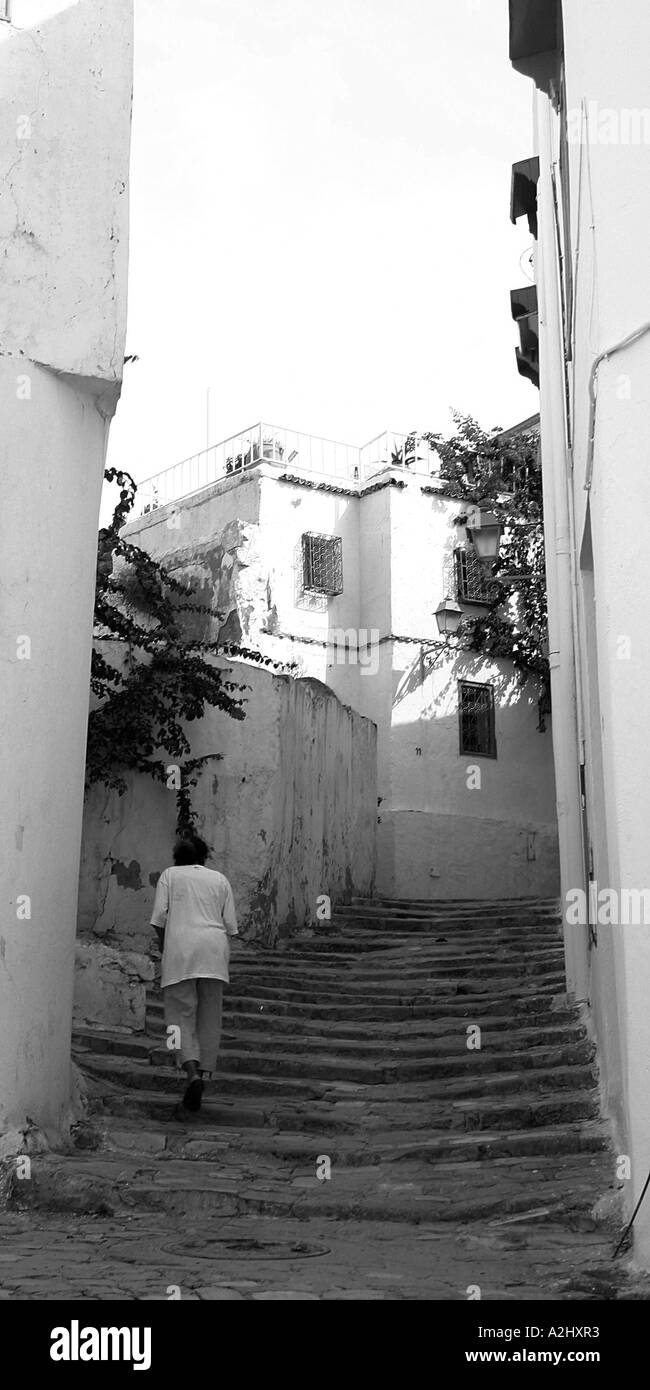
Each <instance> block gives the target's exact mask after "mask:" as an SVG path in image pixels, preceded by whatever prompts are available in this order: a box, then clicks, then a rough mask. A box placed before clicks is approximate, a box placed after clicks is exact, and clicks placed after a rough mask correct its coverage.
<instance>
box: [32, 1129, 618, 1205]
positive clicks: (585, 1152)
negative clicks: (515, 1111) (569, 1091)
mask: <svg viewBox="0 0 650 1390" xmlns="http://www.w3.org/2000/svg"><path fill="white" fill-rule="evenodd" d="M517 1138H518V1139H519V1140H521V1136H517ZM483 1139H484V1140H485V1139H486V1136H483ZM498 1142H499V1144H502V1143H503V1136H499V1140H498ZM593 1142H594V1145H596V1144H597V1136H596V1135H594V1139H593ZM484 1155H485V1144H484ZM226 1157H227V1156H226ZM316 1158H317V1155H314V1156H313V1158H312V1162H311V1163H309V1165H308V1164H307V1163H306V1162H305V1164H304V1166H303V1167H302V1168H301V1169H299V1170H296V1169H295V1167H293V1166H292V1165H291V1164H285V1165H281V1163H280V1162H279V1161H278V1159H277V1157H273V1158H272V1159H271V1161H269V1162H266V1163H265V1162H264V1161H263V1160H262V1159H261V1158H259V1157H258V1159H257V1161H256V1163H255V1166H254V1168H251V1167H250V1165H246V1164H242V1163H241V1162H240V1163H236V1162H235V1161H232V1162H224V1156H223V1155H220V1161H219V1162H216V1163H215V1162H205V1161H201V1160H200V1159H197V1160H194V1161H189V1160H187V1159H174V1158H173V1157H171V1156H170V1158H169V1159H168V1161H166V1162H161V1161H160V1158H159V1156H157V1155H153V1156H151V1155H150V1156H149V1159H148V1162H147V1163H144V1164H143V1161H142V1159H141V1158H135V1159H133V1160H129V1158H128V1157H125V1155H124V1154H122V1153H120V1154H117V1155H115V1157H114V1158H111V1156H110V1155H102V1156H101V1157H99V1158H98V1157H96V1156H94V1155H92V1156H83V1157H68V1158H67V1159H66V1160H61V1159H55V1158H51V1157H49V1158H41V1157H39V1158H37V1159H35V1160H34V1161H33V1163H32V1180H31V1182H30V1183H29V1184H25V1185H24V1187H25V1189H26V1190H25V1194H24V1198H25V1202H26V1204H28V1203H33V1204H38V1205H41V1206H44V1207H45V1208H46V1209H49V1210H54V1211H61V1210H64V1211H68V1212H75V1211H82V1212H84V1213H86V1214H87V1213H89V1212H92V1211H96V1212H98V1213H99V1214H104V1215H106V1214H107V1213H108V1212H110V1211H111V1210H112V1211H116V1212H124V1213H125V1214H127V1213H128V1212H132V1211H133V1210H134V1209H135V1210H140V1211H142V1210H160V1211H163V1212H167V1213H168V1214H170V1215H173V1216H179V1217H181V1218H187V1217H188V1216H190V1215H191V1216H200V1217H205V1218H206V1219H207V1218H208V1217H209V1216H218V1217H225V1216H236V1215H238V1214H246V1213H253V1212H255V1213H260V1214H267V1215H271V1216H278V1217H286V1216H288V1215H289V1214H291V1215H292V1216H293V1217H294V1218H296V1219H298V1220H302V1221H309V1220H312V1219H314V1218H316V1217H320V1218H327V1219H333V1220H345V1221H349V1220H351V1219H353V1218H356V1219H357V1220H361V1221H379V1222H393V1221H395V1222H396V1221H400V1222H406V1223H408V1224H410V1225H419V1224H420V1223H422V1222H425V1221H426V1222H440V1221H455V1222H461V1221H467V1222H470V1221H477V1220H479V1219H481V1218H483V1219H485V1218H486V1217H493V1218H498V1219H501V1220H503V1218H504V1217H506V1216H508V1215H513V1214H517V1213H520V1212H527V1211H531V1210H534V1211H535V1212H536V1214H537V1215H536V1219H537V1220H540V1219H543V1217H544V1215H546V1216H547V1217H548V1219H551V1218H554V1219H557V1217H558V1216H559V1215H562V1216H564V1217H565V1218H566V1217H568V1216H569V1215H570V1214H576V1213H579V1212H588V1211H589V1210H590V1208H591V1206H592V1204H593V1194H594V1191H599V1190H601V1189H602V1186H603V1184H604V1182H605V1180H606V1177H607V1176H608V1173H607V1158H606V1155H604V1154H603V1153H602V1152H600V1151H599V1150H598V1148H597V1147H594V1148H593V1149H592V1150H590V1149H589V1148H581V1149H579V1150H576V1152H575V1153H568V1152H567V1153H564V1155H563V1156H562V1158H561V1159H560V1155H559V1151H558V1149H557V1148H554V1149H553V1150H552V1152H550V1153H546V1154H538V1153H536V1154H535V1155H534V1156H533V1157H531V1156H529V1155H527V1154H526V1153H525V1152H524V1150H523V1148H522V1147H519V1148H518V1149H517V1152H516V1155H514V1156H513V1155H512V1154H509V1153H505V1154H503V1156H500V1155H498V1154H497V1153H496V1151H495V1153H494V1156H493V1158H492V1159H488V1158H487V1157H486V1156H482V1157H481V1158H480V1159H478V1160H476V1159H474V1160H472V1159H471V1158H470V1157H469V1151H467V1152H466V1153H463V1154H462V1156H460V1157H459V1158H456V1159H455V1160H447V1161H444V1160H442V1159H441V1161H440V1162H438V1163H433V1164H432V1163H431V1162H430V1161H428V1160H427V1161H426V1162H425V1163H424V1165H422V1164H421V1162H419V1161H418V1162H414V1161H413V1160H411V1161H407V1160H405V1161H403V1162H400V1163H397V1164H393V1163H388V1164H381V1163H379V1164H374V1165H370V1166H366V1167H361V1166H359V1167H347V1166H344V1165H342V1164H336V1165H332V1170H331V1174H332V1175H331V1178H330V1180H329V1181H319V1180H318V1178H317V1176H316V1162H315V1159H316ZM27 1189H29V1190H28V1191H27Z"/></svg>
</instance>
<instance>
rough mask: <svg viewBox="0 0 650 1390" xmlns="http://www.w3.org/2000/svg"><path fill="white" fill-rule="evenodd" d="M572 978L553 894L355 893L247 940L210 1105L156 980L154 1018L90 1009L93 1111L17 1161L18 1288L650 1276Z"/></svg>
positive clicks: (6, 1233)
mask: <svg viewBox="0 0 650 1390" xmlns="http://www.w3.org/2000/svg"><path fill="white" fill-rule="evenodd" d="M563 991H564V974H563V948H562V931H561V919H560V915H559V911H558V909H557V905H556V904H555V903H554V902H550V901H549V902H532V901H531V902H527V903H515V902H511V903H508V902H501V903H498V902H497V903H495V902H490V903H478V902H477V903H467V902H465V903H462V904H461V903H453V902H452V903H446V904H442V903H439V904H435V905H432V904H430V903H429V904H425V903H418V902H411V903H408V902H390V903H389V902H381V901H380V902H361V901H357V902H355V903H354V904H353V905H352V906H350V907H345V908H342V909H340V910H339V911H338V912H336V913H335V915H334V918H333V920H332V921H331V922H324V923H322V924H321V929H320V930H319V931H318V932H314V933H312V934H302V935H301V936H298V937H295V938H293V939H292V940H290V941H286V942H284V943H282V944H281V945H280V947H279V948H278V949H277V950H276V951H264V950H261V949H256V948H254V947H252V946H248V947H245V948H243V949H242V951H241V953H240V955H239V956H238V958H237V961H236V963H235V964H234V965H233V970H232V984H231V986H230V989H229V990H228V991H227V996H226V999H227V1004H226V1018H225V1033H224V1041H223V1046H222V1052H221V1056H220V1063H219V1072H218V1077H217V1080H216V1081H215V1082H213V1083H212V1088H211V1091H210V1092H208V1098H207V1099H206V1100H204V1104H203V1108H202V1111H201V1113H200V1115H199V1116H198V1117H197V1119H196V1120H195V1121H193V1122H190V1121H185V1122H182V1123H179V1121H178V1120H176V1119H174V1118H173V1109H174V1099H175V1094H176V1092H177V1091H178V1082H177V1080H176V1077H175V1075H174V1072H173V1070H172V1067H171V1064H170V1054H169V1052H168V1051H167V1048H166V1038H165V1030H164V1023H163V1018H162V1004H161V1002H160V999H159V997H158V996H157V994H156V992H155V991H154V992H153V993H152V994H151V996H150V999H149V1009H148V1027H147V1035H146V1036H145V1037H140V1038H136V1037H133V1036H131V1037H130V1036H128V1035H125V1034H120V1033H113V1034H110V1033H107V1032H105V1031H100V1030H90V1029H87V1030H85V1031H84V1032H78V1033H77V1034H76V1035H75V1039H74V1056H75V1059H76V1061H77V1063H78V1065H79V1066H80V1067H81V1069H82V1071H83V1074H84V1077H85V1080H86V1083H87V1086H88V1091H89V1097H90V1108H89V1116H88V1120H87V1122H86V1123H84V1124H82V1125H80V1126H79V1127H78V1129H77V1133H76V1147H75V1149H74V1152H71V1153H69V1154H66V1155H58V1156H57V1155H52V1154H44V1155H42V1156H39V1155H35V1156H34V1158H33V1160H32V1169H31V1180H30V1181H29V1182H20V1181H18V1180H16V1181H15V1183H14V1188H13V1193H12V1201H11V1207H10V1210H9V1212H8V1213H7V1214H6V1215H4V1216H3V1217H2V1218H1V1219H0V1233H1V1234H2V1237H3V1241H2V1247H3V1251H4V1252H5V1253H3V1254H2V1255H0V1262H1V1263H0V1268H1V1269H2V1271H3V1275H2V1276H0V1283H1V1284H2V1290H3V1292H2V1297H4V1298H5V1299H6V1298H11V1297H21V1298H40V1299H42V1298H57V1297H59V1298H60V1297H66V1296H67V1297H73V1298H77V1297H78V1298H91V1299H92V1298H99V1299H111V1298H112V1299H125V1298H135V1299H165V1298H167V1299H174V1298H179V1297H180V1298H194V1299H196V1298H206V1299H220V1298H221V1299H237V1298H252V1299H269V1298H281V1299H290V1298H296V1299H310V1298H333V1299H341V1298H350V1299H364V1300H365V1299H381V1298H388V1299H400V1298H407V1299H470V1298H473V1299H476V1298H482V1299H488V1300H490V1299H492V1300H494V1299H499V1300H504V1299H506V1300H507V1299H515V1300H521V1299H534V1298H542V1299H598V1298H616V1297H635V1296H637V1297H638V1296H643V1295H642V1294H640V1293H639V1292H638V1290H639V1287H640V1285H639V1281H638V1279H637V1280H636V1281H632V1282H630V1281H629V1278H628V1276H627V1275H626V1273H625V1258H624V1257H623V1258H621V1259H619V1260H618V1261H617V1262H616V1263H615V1264H613V1263H612V1259H611V1255H612V1250H613V1247H614V1244H615V1241H616V1238H617V1235H618V1233H619V1231H620V1224H619V1223H618V1222H617V1220H616V1213H617V1202H616V1188H617V1181H616V1165H615V1158H614V1154H613V1152H612V1150H611V1146H610V1139H609V1130H608V1127H607V1125H606V1124H605V1123H604V1122H603V1121H602V1120H601V1118H600V1117H599V1097H598V1088H597V1072H596V1067H595V1062H594V1048H593V1045H592V1043H591V1041H590V1040H589V1039H588V1037H587V1036H586V1033H585V1030H584V1028H583V1025H582V1023H581V1020H580V1017H579V1012H578V1009H577V1008H576V1007H575V1006H574V1005H572V1004H570V1003H568V1002H567V1000H566V996H565V995H564V993H563ZM619 1220H620V1216H619ZM635 1290H636V1291H637V1292H636V1293H635ZM645 1296H647V1292H646V1295H645Z"/></svg>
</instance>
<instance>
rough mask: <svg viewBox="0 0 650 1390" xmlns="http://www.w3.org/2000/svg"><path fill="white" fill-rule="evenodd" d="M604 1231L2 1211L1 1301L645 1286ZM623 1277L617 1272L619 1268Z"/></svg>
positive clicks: (586, 1291) (514, 1296)
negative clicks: (192, 1219) (620, 1259)
mask: <svg viewBox="0 0 650 1390" xmlns="http://www.w3.org/2000/svg"><path fill="white" fill-rule="evenodd" d="M611 1253H612V1243H611V1240H610V1239H608V1238H607V1237H604V1236H603V1232H602V1230H601V1231H600V1232H599V1231H598V1230H592V1231H587V1230H584V1229H583V1230H578V1231H576V1230H574V1229H567V1228H566V1227H561V1226H558V1225H547V1224H541V1225H536V1224H535V1223H534V1222H532V1223H522V1224H518V1225H515V1226H507V1225H499V1224H498V1223H497V1222H491V1223H482V1222H479V1223H475V1224H473V1225H472V1226H471V1227H470V1228H468V1229H466V1230H463V1231H456V1230H453V1229H450V1228H449V1227H448V1226H447V1225H444V1226H440V1225H438V1226H432V1225H428V1224H423V1225H420V1226H413V1225H410V1224H406V1223H393V1222H391V1223H388V1224H386V1223H381V1222H350V1221H323V1220H320V1221H319V1220H317V1219H313V1220H311V1221H309V1222H307V1223H305V1222H303V1221H295V1220H286V1219H284V1218H264V1217H262V1218H260V1217H238V1218H235V1219H230V1220H225V1221H214V1220H212V1221H210V1222H208V1223H207V1224H206V1223H204V1222H202V1223H201V1224H200V1225H196V1224H192V1223H186V1222H185V1221H180V1222H179V1221H178V1220H170V1219H169V1218H167V1217H165V1216H161V1215H151V1214H147V1215H142V1214H140V1215H136V1216H132V1217H126V1218H123V1219H119V1220H116V1219H115V1218H102V1217H79V1216H73V1215H68V1216H64V1215H57V1216H45V1215H43V1214H42V1213H40V1214H38V1216H36V1217H35V1216H34V1215H27V1214H20V1215H11V1216H5V1217H3V1218H0V1298H2V1299H5V1300H6V1299H12V1298H13V1299H16V1298H17V1299H38V1300H41V1301H42V1300H51V1299H82V1300H86V1299H99V1300H102V1301H103V1300H111V1299H112V1300H124V1299H137V1300H143V1299H146V1300H148V1299H169V1300H171V1301H173V1300H174V1299H176V1298H178V1297H179V1296H180V1298H182V1299H188V1298H190V1299H253V1300H266V1299H280V1300H286V1299H358V1300H363V1301H368V1300H371V1299H372V1300H375V1299H389V1300H399V1299H417V1300H422V1299H432V1300H433V1299H438V1300H459V1299H460V1300H465V1299H468V1298H469V1297H470V1296H472V1297H474V1298H476V1297H478V1296H479V1292H480V1297H481V1299H482V1300H483V1301H490V1300H499V1301H522V1300H528V1299H543V1300H559V1299H562V1300H585V1299H587V1300H593V1299H596V1300H603V1299H606V1300H611V1299H616V1298H623V1299H625V1298H648V1297H650V1281H648V1280H647V1279H646V1278H643V1277H637V1278H635V1277H634V1276H631V1275H630V1274H629V1272H626V1270H625V1268H624V1265H619V1262H618V1261H617V1262H616V1265H615V1266H613V1265H612V1261H611ZM614 1275H615V1277H614Z"/></svg>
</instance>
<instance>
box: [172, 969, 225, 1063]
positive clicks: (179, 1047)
mask: <svg viewBox="0 0 650 1390" xmlns="http://www.w3.org/2000/svg"><path fill="white" fill-rule="evenodd" d="M163 998H164V1004H165V1024H166V1027H167V1041H168V1046H169V1047H170V1050H171V1049H172V1042H170V1039H173V1051H174V1052H175V1054H176V1057H177V1060H178V1062H180V1063H181V1065H182V1063H183V1062H198V1064H199V1069H200V1070H201V1071H207V1072H213V1071H214V1070H215V1067H216V1065H217V1053H218V1051H219V1042H220V1040H221V1018H222V1011H223V980H202V979H197V980H179V981H178V982H177V983H176V984H175V985H166V986H165V988H164V989H163ZM170 1029H176V1030H177V1032H176V1033H171V1032H170Z"/></svg>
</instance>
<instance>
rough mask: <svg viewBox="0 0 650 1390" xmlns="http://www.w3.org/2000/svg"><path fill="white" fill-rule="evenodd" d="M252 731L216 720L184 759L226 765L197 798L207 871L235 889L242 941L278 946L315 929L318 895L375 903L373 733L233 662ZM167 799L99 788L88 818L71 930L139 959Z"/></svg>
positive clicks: (308, 695)
mask: <svg viewBox="0 0 650 1390" xmlns="http://www.w3.org/2000/svg"><path fill="white" fill-rule="evenodd" d="M232 669H233V671H234V672H235V678H236V679H240V678H241V679H242V680H244V681H246V683H247V684H249V685H250V687H251V689H250V691H249V692H248V696H247V698H248V706H247V716H246V719H244V720H242V721H236V720H233V719H229V718H228V716H227V715H225V714H223V713H222V712H221V711H219V710H210V711H208V713H207V714H206V716H205V718H204V719H203V720H202V721H201V723H200V724H199V725H197V726H195V728H194V729H193V731H192V732H191V737H192V754H193V756H202V755H203V754H205V753H208V752H215V751H217V752H221V753H223V755H224V756H223V760H222V761H219V762H215V763H214V764H212V765H208V767H207V768H206V769H205V770H204V772H203V774H202V776H201V780H200V782H199V784H198V786H197V788H196V791H195V793H194V805H195V807H196V810H197V812H198V815H199V822H200V828H201V832H202V834H204V836H205V838H206V839H207V840H208V842H209V844H210V845H211V846H212V848H213V850H214V856H213V858H212V859H211V860H210V864H211V866H212V867H214V868H219V869H220V870H221V871H222V872H223V873H225V874H226V876H227V877H228V878H229V879H230V881H231V883H232V886H233V890H234V894H235V901H236V905H237V911H238V914H239V917H240V921H241V924H242V926H243V927H244V929H245V930H246V932H247V933H250V934H251V935H254V936H257V937H259V938H260V939H262V940H265V941H269V942H270V941H272V940H274V939H275V937H276V936H277V935H278V933H279V931H280V929H282V928H286V927H289V928H290V927H292V926H309V925H310V924H313V923H314V921H315V920H316V916H315V914H316V899H317V897H318V896H319V894H321V893H326V894H328V895H329V896H330V897H331V898H332V900H341V899H342V898H343V897H344V896H345V895H346V894H347V893H351V892H355V893H359V894H362V895H363V894H369V893H371V892H372V890H373V886H374V873H375V815H376V729H375V727H374V725H373V724H372V723H371V722H370V721H369V720H367V719H364V718H363V717H362V716H361V715H359V714H356V713H355V712H354V711H352V710H350V709H349V708H347V707H346V706H345V705H342V704H341V702H340V701H339V700H337V698H336V696H335V695H334V694H333V693H332V692H331V691H330V690H328V689H327V687H326V686H324V685H322V684H321V682H319V681H316V680H293V679H291V678H289V677H288V676H272V675H270V673H269V672H268V671H266V670H260V669H258V668H256V667H250V666H246V665H243V664H240V663H233V666H232ZM175 819H176V806H175V797H174V793H173V791H169V790H167V789H166V788H164V787H162V786H159V785H155V784H154V783H153V782H151V781H149V780H148V779H147V778H143V777H131V778H130V779H129V786H128V791H127V792H126V793H125V795H124V796H123V797H119V796H118V795H117V794H116V793H113V792H107V791H106V790H105V789H103V788H99V787H95V788H93V789H92V790H91V792H90V794H89V796H88V799H87V803H86V810H85V816H84V832H83V855H82V866H81V878H80V893H79V931H80V933H81V934H82V935H84V936H88V935H90V934H93V935H94V936H96V937H99V938H101V939H102V940H104V941H106V942H107V943H108V944H109V945H112V946H115V945H122V946H128V947H129V948H130V949H136V950H137V949H142V948H143V947H145V948H146V947H147V946H148V945H150V942H151V929H150V927H149V921H150V915H151V905H152V902H153V893H154V886H155V882H156V879H157V876H158V874H160V872H161V871H162V869H163V868H165V867H166V866H167V865H168V864H169V863H170V861H171V846H172V843H173V838H174V827H175Z"/></svg>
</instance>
